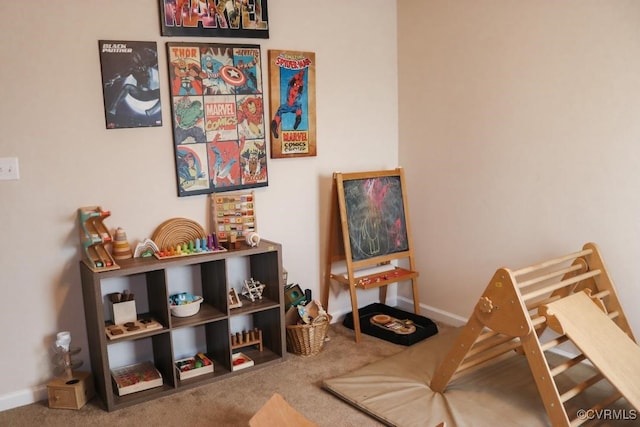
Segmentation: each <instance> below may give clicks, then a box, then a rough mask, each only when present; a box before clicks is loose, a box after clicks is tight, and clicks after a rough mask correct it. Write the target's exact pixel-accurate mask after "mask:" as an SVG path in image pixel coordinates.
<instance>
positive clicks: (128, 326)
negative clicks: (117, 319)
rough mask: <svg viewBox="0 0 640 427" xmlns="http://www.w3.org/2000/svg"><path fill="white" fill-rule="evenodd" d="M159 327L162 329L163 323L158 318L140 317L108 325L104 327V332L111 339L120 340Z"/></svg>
mask: <svg viewBox="0 0 640 427" xmlns="http://www.w3.org/2000/svg"><path fill="white" fill-rule="evenodd" d="M157 329H162V325H161V324H160V323H158V322H157V321H156V320H154V319H138V320H135V321H133V322H126V323H123V324H120V325H108V326H106V327H105V328H104V332H105V334H106V335H107V338H109V339H110V340H118V339H120V338H125V337H130V336H132V335H138V334H143V333H145V332H150V331H155V330H157Z"/></svg>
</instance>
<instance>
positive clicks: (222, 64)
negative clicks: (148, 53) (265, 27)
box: [167, 43, 268, 196]
mask: <svg viewBox="0 0 640 427" xmlns="http://www.w3.org/2000/svg"><path fill="white" fill-rule="evenodd" d="M167 56H168V60H169V61H168V62H169V79H170V88H171V101H172V102H171V107H172V122H173V139H174V141H173V142H174V147H175V150H176V166H177V172H178V173H177V176H178V195H179V196H191V195H195V194H207V193H214V192H216V193H220V192H224V191H232V190H241V189H244V188H250V187H264V186H266V185H268V176H267V150H266V142H265V141H266V140H265V119H264V104H263V93H262V67H261V62H260V58H261V57H260V47H259V46H256V45H235V44H211V43H167ZM188 147H191V150H187V148H188ZM189 151H191V152H193V153H196V154H197V156H191V157H185V156H186V154H190V153H189ZM194 158H197V159H199V161H200V163H201V164H199V165H197V166H198V167H194V166H191V167H190V168H185V163H186V162H185V161H186V160H189V161H191V160H193V159H194ZM185 171H189V172H190V173H189V174H185ZM203 180H204V181H203ZM203 182H204V184H203Z"/></svg>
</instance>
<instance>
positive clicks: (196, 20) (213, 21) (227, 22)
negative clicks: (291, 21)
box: [159, 0, 269, 39]
mask: <svg viewBox="0 0 640 427" xmlns="http://www.w3.org/2000/svg"><path fill="white" fill-rule="evenodd" d="M159 1H160V28H161V32H162V35H163V36H196V37H243V38H261V39H268V38H269V13H268V10H267V0H159Z"/></svg>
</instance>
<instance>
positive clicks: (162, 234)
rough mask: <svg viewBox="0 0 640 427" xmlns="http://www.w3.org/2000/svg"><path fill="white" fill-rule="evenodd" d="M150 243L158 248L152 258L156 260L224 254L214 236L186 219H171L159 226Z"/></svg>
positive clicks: (223, 249)
mask: <svg viewBox="0 0 640 427" xmlns="http://www.w3.org/2000/svg"><path fill="white" fill-rule="evenodd" d="M151 241H153V242H154V244H155V246H156V247H157V248H158V250H157V251H156V252H154V256H155V257H156V258H158V259H164V258H174V257H180V256H187V255H200V254H203V253H211V252H224V251H226V249H225V248H223V247H222V246H220V245H219V244H218V240H217V238H216V236H215V234H211V235H207V234H206V233H205V231H204V229H203V228H202V226H200V224H198V223H197V222H195V221H192V220H190V219H186V218H171V219H168V220H166V221H164V222H163V223H162V224H160V225H159V226H158V227H157V228H156V230H155V231H154V233H153V236H152V237H151Z"/></svg>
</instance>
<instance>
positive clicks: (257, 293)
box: [240, 277, 265, 302]
mask: <svg viewBox="0 0 640 427" xmlns="http://www.w3.org/2000/svg"><path fill="white" fill-rule="evenodd" d="M264 288H265V285H264V284H262V283H260V282H259V281H257V280H253V277H252V278H251V279H248V280H245V281H244V286H243V287H242V289H243V290H242V292H241V293H240V294H241V295H242V296H243V297H246V298H247V299H249V300H251V302H254V301H255V300H258V299H262V291H263V290H264Z"/></svg>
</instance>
